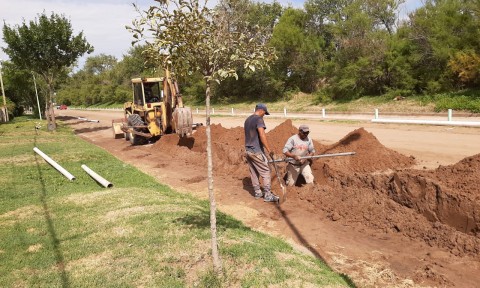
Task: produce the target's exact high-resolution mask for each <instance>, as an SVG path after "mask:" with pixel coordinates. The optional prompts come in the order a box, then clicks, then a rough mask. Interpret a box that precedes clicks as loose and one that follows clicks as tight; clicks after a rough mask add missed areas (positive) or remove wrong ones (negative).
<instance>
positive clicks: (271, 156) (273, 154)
mask: <svg viewBox="0 0 480 288" xmlns="http://www.w3.org/2000/svg"><path fill="white" fill-rule="evenodd" d="M269 155H270V158H272V159H273V156H275V152H273V151H270V153H269Z"/></svg>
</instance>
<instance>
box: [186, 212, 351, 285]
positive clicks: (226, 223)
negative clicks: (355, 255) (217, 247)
mask: <svg viewBox="0 0 480 288" xmlns="http://www.w3.org/2000/svg"><path fill="white" fill-rule="evenodd" d="M276 208H277V210H278V211H279V212H280V214H281V215H282V217H283V219H284V220H285V222H286V223H287V225H288V226H289V227H290V229H291V230H292V232H293V233H295V236H297V239H299V240H300V243H301V244H302V245H303V246H304V247H306V248H307V249H308V250H309V251H310V252H311V253H312V254H313V255H314V256H315V257H316V258H318V259H320V260H322V261H323V262H324V263H325V265H327V266H328V267H329V268H330V269H332V268H331V267H330V266H329V265H328V263H327V262H326V261H325V258H323V256H322V255H321V254H320V252H319V251H318V250H317V249H315V248H314V247H312V246H311V245H310V244H309V243H308V241H307V240H306V239H305V238H304V237H303V235H302V233H301V232H300V231H299V230H298V229H297V227H295V225H294V224H293V223H292V222H291V221H290V219H289V218H288V216H287V214H286V213H285V211H283V209H282V208H281V207H280V206H278V205H277V206H276ZM197 212H198V213H195V214H187V215H186V216H184V217H181V218H178V219H177V222H181V223H182V224H185V225H192V226H194V227H197V228H202V229H206V228H209V227H210V214H209V213H210V211H208V210H207V209H201V210H200V209H199V211H197ZM220 229H222V230H224V229H242V230H251V229H250V228H249V227H247V226H245V225H244V224H243V223H242V222H240V221H238V220H236V219H234V218H232V217H231V216H228V215H226V214H223V213H217V230H220ZM332 270H333V269H332ZM339 275H340V277H342V279H343V280H344V281H345V282H346V283H347V285H348V287H352V288H354V287H356V286H355V283H353V281H352V279H350V277H348V275H346V274H343V273H340V274H339Z"/></svg>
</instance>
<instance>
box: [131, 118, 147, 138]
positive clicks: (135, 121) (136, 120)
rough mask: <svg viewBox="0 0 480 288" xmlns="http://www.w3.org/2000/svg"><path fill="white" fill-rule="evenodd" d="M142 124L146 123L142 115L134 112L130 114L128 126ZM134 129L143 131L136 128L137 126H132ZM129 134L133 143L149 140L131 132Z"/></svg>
mask: <svg viewBox="0 0 480 288" xmlns="http://www.w3.org/2000/svg"><path fill="white" fill-rule="evenodd" d="M141 125H145V123H143V120H142V117H140V115H138V114H132V115H130V116H128V126H141ZM132 129H133V130H135V131H139V132H141V131H140V129H136V128H132ZM127 134H128V139H129V140H130V143H132V145H142V144H145V143H146V142H147V139H145V137H142V136H140V135H136V134H134V133H131V132H129V133H127Z"/></svg>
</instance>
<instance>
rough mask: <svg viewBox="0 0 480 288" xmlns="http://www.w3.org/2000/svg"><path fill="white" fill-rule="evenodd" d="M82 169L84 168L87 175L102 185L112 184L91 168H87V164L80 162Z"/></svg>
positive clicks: (108, 186) (108, 185) (107, 186)
mask: <svg viewBox="0 0 480 288" xmlns="http://www.w3.org/2000/svg"><path fill="white" fill-rule="evenodd" d="M82 169H83V170H85V172H87V174H88V175H90V176H92V178H93V179H95V180H96V181H97V182H98V183H100V184H102V186H103V187H105V188H110V187H112V186H113V184H112V183H110V182H108V181H107V180H105V178H103V177H102V176H100V175H98V174H97V173H95V172H94V171H93V170H92V169H90V168H88V167H87V165H85V164H82Z"/></svg>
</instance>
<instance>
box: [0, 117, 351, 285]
mask: <svg viewBox="0 0 480 288" xmlns="http://www.w3.org/2000/svg"><path fill="white" fill-rule="evenodd" d="M36 123H37V121H35V120H31V119H28V118H25V117H20V118H16V119H15V120H14V121H13V122H11V123H8V124H0V239H1V241H0V283H2V284H1V286H2V287H139V286H140V287H353V286H354V285H353V284H352V283H351V281H350V280H349V279H348V277H347V276H344V275H340V274H337V273H335V272H333V271H332V270H331V269H330V268H329V267H327V266H326V265H325V264H324V263H322V262H321V261H320V260H319V259H315V258H313V257H312V256H310V255H305V254H302V253H300V252H298V251H297V250H295V249H293V248H292V247H291V246H290V245H289V244H287V243H286V242H284V241H283V240H280V239H278V238H274V237H271V236H268V235H265V234H262V233H259V232H257V231H253V230H251V229H250V228H248V227H246V226H244V225H243V224H242V223H241V222H239V221H237V220H236V219H234V218H232V217H230V216H228V215H225V214H222V213H218V215H217V219H218V227H217V229H218V238H219V246H220V253H221V257H222V261H223V266H224V267H223V274H222V277H216V276H215V274H214V273H213V267H212V261H211V255H210V245H211V244H210V224H209V205H208V202H207V201H203V200H198V199H196V198H193V197H189V196H188V195H185V194H180V193H177V192H176V191H173V190H171V189H170V188H168V187H167V186H165V185H162V184H160V183H158V182H157V181H156V180H155V179H154V178H152V177H150V176H148V175H146V174H143V173H142V172H140V171H139V170H137V169H136V168H134V167H133V166H131V165H128V164H124V163H123V162H121V161H119V160H118V159H116V158H115V157H113V156H111V155H110V154H108V153H107V152H105V151H104V150H102V149H100V148H98V147H96V146H94V145H91V144H89V143H87V142H86V141H83V140H82V139H80V138H79V137H77V136H75V135H74V134H73V133H72V132H71V131H70V129H69V128H68V127H65V126H62V125H61V123H60V125H59V128H58V129H57V131H55V132H48V131H47V130H46V123H45V122H40V123H41V125H42V127H41V128H40V129H39V130H35V125H36ZM34 147H37V148H39V149H40V150H41V151H42V152H44V153H45V154H47V155H48V156H49V157H51V158H52V159H53V160H55V161H56V162H57V163H58V164H60V165H61V166H62V167H63V168H65V169H66V170H67V171H69V172H70V173H71V174H73V175H74V176H75V177H76V179H75V180H73V181H69V180H68V179H67V178H66V177H64V176H63V175H62V174H60V173H59V172H58V171H57V170H56V169H54V168H53V167H52V166H51V165H50V164H48V163H47V162H46V161H45V160H44V159H43V158H41V157H40V156H39V155H38V154H36V153H35V152H34V151H33V148H34ZM82 164H85V165H87V166H88V167H89V168H90V169H92V170H94V171H95V172H96V173H98V174H99V175H101V176H102V177H104V178H105V179H107V180H108V181H110V182H111V183H113V185H114V186H113V187H112V188H104V187H103V186H101V185H99V184H97V183H96V182H95V181H94V180H93V179H92V178H91V177H90V176H89V175H88V174H86V173H85V172H84V171H83V169H82V168H81V165H82Z"/></svg>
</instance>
